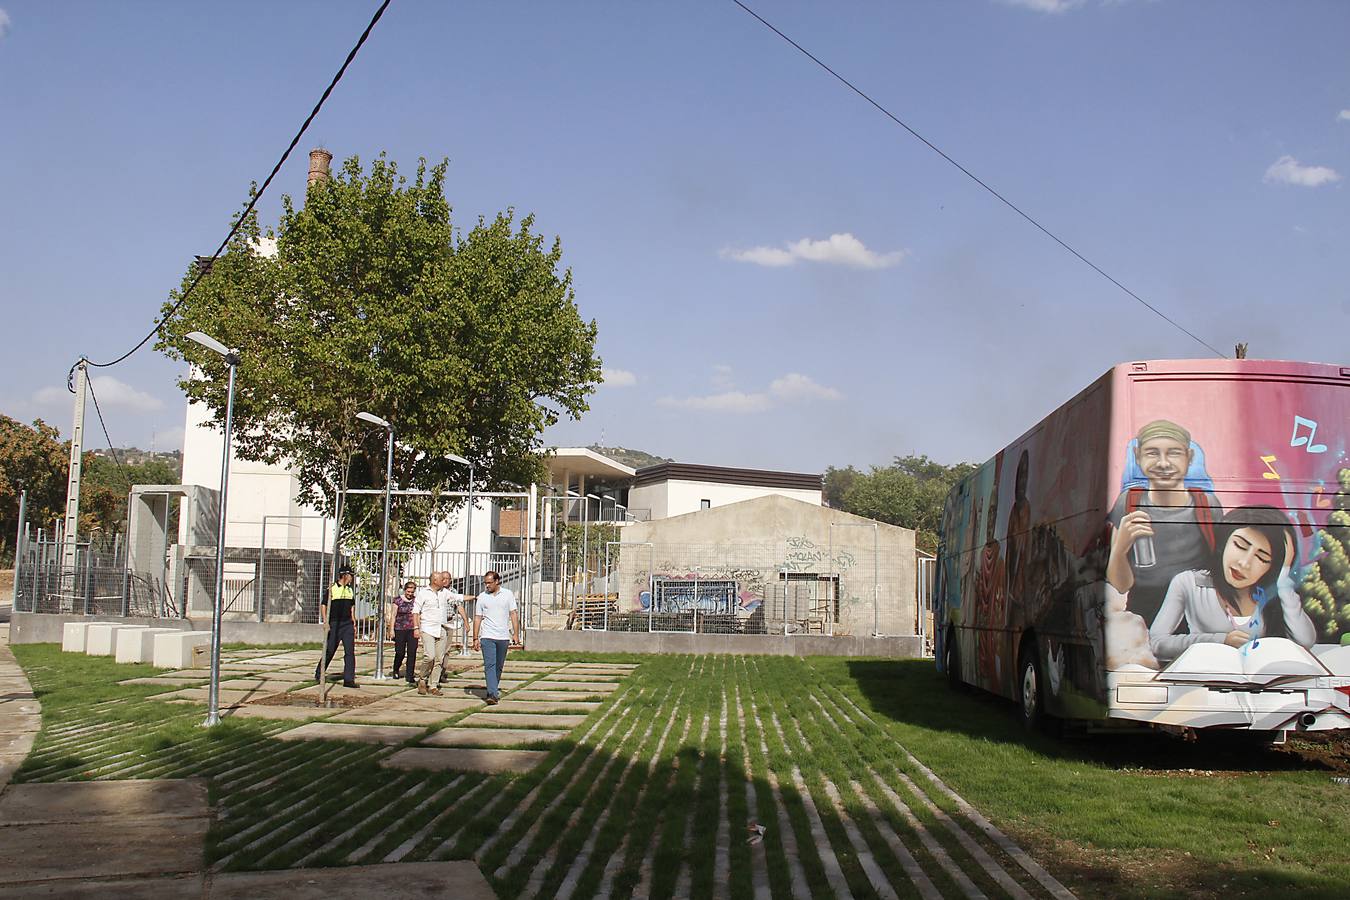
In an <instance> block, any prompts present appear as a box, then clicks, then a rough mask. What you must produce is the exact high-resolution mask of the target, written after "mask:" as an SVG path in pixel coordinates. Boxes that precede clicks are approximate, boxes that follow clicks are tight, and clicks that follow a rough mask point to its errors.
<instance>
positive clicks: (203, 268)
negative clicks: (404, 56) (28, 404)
mask: <svg viewBox="0 0 1350 900" xmlns="http://www.w3.org/2000/svg"><path fill="white" fill-rule="evenodd" d="M391 2H392V0H384V2H383V3H381V4H380V7H379V9H377V10H375V15H373V16H371V17H370V22H369V23H367V24H366V28H365V30H364V31H362V32H361V36H360V37H359V38H357V40H356V44H355V45H354V46H353V47H352V49H351V50H350V51H349V52H348V53H347V58H346V59H344V60H343V61H342V67H341V68H340V69H338V70H337V74H336V75H334V76H333V80H332V81H330V82H328V87H326V88H324V91H323V95H322V96H321V97H319V102H318V103H315V104H314V108H313V109H311V110H310V111H309V115H308V116H306V117H305V121H304V123H303V124H302V125H301V126H300V130H299V131H297V132H296V133H295V137H293V138H291V142H290V144H288V145H287V146H286V150H285V152H283V153H282V154H281V158H280V159H278V160H277V164H276V165H275V166H273V167H272V171H271V173H269V174H268V176H267V178H266V180H264V181H263V183H262V187H261V188H259V189H258V192H257V193H256V194H254V195H253V197H252V198H250V199H249V201H248V206H246V207H244V211H243V212H242V213H240V215H239V218H238V219H237V220H236V221H235V223H234V227H232V228H231V229H230V233H229V234H227V235H225V239H224V240H223V241H221V242H220V246H219V247H217V248H216V252H215V253H213V254H211V256H209V257H198V258H197V260H198V265H197V266H196V270H197V274H196V275H195V276H194V277H193V279H192V283H191V284H189V285H188V286H187V290H185V291H183V295H182V296H181V297H179V298H178V302H177V303H175V304H174V305H173V306H172V307H171V308H170V309H169V311H168V312H166V313H165V314H164V315H163V316H161V317H160V319H159V321H158V322H156V323H155V327H154V328H152V329H150V333H149V334H147V335H146V336H145V337H143V338H141V339H140V341H138V342H137V343H136V346H134V347H132V348H131V349H130V350H128V351H127V352H126V353H123V354H122V355H121V356H119V357H117V358H116V359H114V360H111V361H109V362H93V361H91V360H88V359H84V360H81V361H77V362H76V363H75V365H74V366H71V369H70V370H71V374H72V378H71V379H67V386H69V387H70V389H71V391H72V393H73V392H74V387H73V383H72V382H73V374H74V371H75V366H78V365H79V364H80V362H84V363H85V364H87V365H89V366H92V367H94V368H97V369H106V368H108V367H109V366H115V365H117V364H118V363H120V362H122V361H123V360H125V359H126V358H127V357H129V356H131V355H132V354H133V353H135V352H136V351H137V350H139V349H141V348H142V347H144V346H145V345H146V344H147V343H149V341H150V339H151V338H153V337H154V336H155V335H157V334H159V331H160V329H161V328H163V327H164V323H165V322H167V321H169V319H170V318H172V317H173V315H174V313H176V312H178V310H179V309H180V308H181V307H182V306H183V304H184V303H186V302H187V300H188V298H189V297H191V296H192V292H193V291H194V290H196V288H197V285H198V284H200V283H201V280H202V279H203V278H205V277H206V274H207V273H208V272H210V271H211V264H212V263H214V262H215V261H216V260H217V259H219V258H220V254H222V253H224V252H225V248H226V247H228V246H229V245H230V241H231V240H233V239H234V236H235V235H236V234H238V233H239V229H240V227H242V226H243V224H244V221H245V220H246V219H247V218H248V214H249V213H250V212H252V211H253V208H254V206H256V205H257V203H258V201H259V200H261V199H262V196H263V194H265V193H267V188H268V186H269V185H270V184H271V183H272V179H274V178H276V176H277V173H278V172H280V171H281V167H282V166H283V165H285V163H286V160H287V159H288V158H289V157H290V155H291V151H292V150H294V149H295V147H296V145H297V144H299V143H300V139H301V138H302V137H304V135H305V132H306V131H308V130H309V126H310V123H311V122H313V121H314V118H315V117H316V116H317V115H318V114H319V110H321V109H323V105H324V103H325V102H326V101H327V100H328V97H329V95H330V94H332V93H333V89H334V88H335V87H337V85H338V82H340V81H341V80H342V76H343V75H345V74H346V73H347V67H348V66H350V65H351V64H352V60H354V59H356V54H357V53H359V52H360V50H361V47H362V45H364V44H365V42H366V38H368V37H370V33H371V31H373V30H374V28H375V24H376V23H377V22H379V21H380V17H381V16H383V15H384V11H385V10H386V9H388V8H389V4H390V3H391ZM94 405H95V407H97V405H98V404H97V402H96V403H95V404H94Z"/></svg>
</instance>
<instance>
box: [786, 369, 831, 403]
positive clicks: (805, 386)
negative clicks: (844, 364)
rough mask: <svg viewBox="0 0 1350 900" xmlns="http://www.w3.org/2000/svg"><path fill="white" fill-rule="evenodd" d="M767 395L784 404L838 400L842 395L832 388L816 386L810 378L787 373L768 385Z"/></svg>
mask: <svg viewBox="0 0 1350 900" xmlns="http://www.w3.org/2000/svg"><path fill="white" fill-rule="evenodd" d="M769 393H771V394H773V395H774V396H775V397H777V398H778V399H780V400H783V401H785V402H789V403H791V402H793V401H797V400H839V399H842V398H843V396H844V395H843V394H841V393H839V392H838V391H836V390H835V389H834V388H831V387H825V386H824V385H822V384H817V383H816V382H815V381H814V380H813V379H812V378H811V377H810V376H808V375H802V374H800V373H798V372H789V373H788V374H786V375H784V376H783V377H782V378H775V379H774V380H773V381H772V382H770V383H769Z"/></svg>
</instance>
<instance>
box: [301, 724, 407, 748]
mask: <svg viewBox="0 0 1350 900" xmlns="http://www.w3.org/2000/svg"><path fill="white" fill-rule="evenodd" d="M425 731H426V729H425V728H403V727H400V726H397V725H338V724H335V723H331V722H312V723H310V724H309V725H301V726H300V727H299V728H292V729H291V730H289V731H283V732H282V733H281V734H278V735H277V736H276V737H277V739H278V740H282V741H360V742H362V743H366V744H403V743H407V742H408V741H410V740H412V739H413V738H415V737H417V736H418V735H420V734H422V733H424V732H425Z"/></svg>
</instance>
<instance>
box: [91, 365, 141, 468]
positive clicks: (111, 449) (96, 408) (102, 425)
mask: <svg viewBox="0 0 1350 900" xmlns="http://www.w3.org/2000/svg"><path fill="white" fill-rule="evenodd" d="M85 381H86V382H87V383H88V385H89V396H90V397H91V398H93V401H94V412H96V413H98V425H99V427H100V428H102V429H103V439H104V440H106V441H107V442H108V452H109V453H111V454H112V458H113V462H115V463H117V471H119V472H121V473H122V477H123V478H125V479H126V480H127V484H131V476H130V475H128V474H127V470H126V467H125V466H123V465H122V460H121V459H119V458H118V456H117V445H116V444H114V443H113V439H112V437H111V436H110V435H109V434H108V423H107V422H105V421H103V410H102V409H101V408H100V407H99V405H98V394H96V393H94V379H92V378H87V379H85Z"/></svg>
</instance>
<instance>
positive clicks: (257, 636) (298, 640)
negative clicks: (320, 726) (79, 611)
mask: <svg viewBox="0 0 1350 900" xmlns="http://www.w3.org/2000/svg"><path fill="white" fill-rule="evenodd" d="M67 622H124V623H126V624H128V625H148V626H150V627H151V628H176V629H178V630H180V631H207V632H209V631H210V630H211V620H210V619H198V620H195V621H194V620H191V619H151V618H140V617H135V616H130V617H126V618H122V617H119V616H72V615H52V614H47V613H23V612H16V613H14V614H13V618H12V619H11V620H10V625H9V640H10V643H12V644H59V643H61V633H62V629H63V628H64V626H65V624H66V623H67ZM323 637H324V632H323V626H322V625H298V624H294V623H289V622H236V621H228V620H227V621H225V622H222V623H221V630H220V639H221V641H222V642H223V643H227V644H228V643H245V644H258V645H265V644H309V643H320V642H322V641H323Z"/></svg>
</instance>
